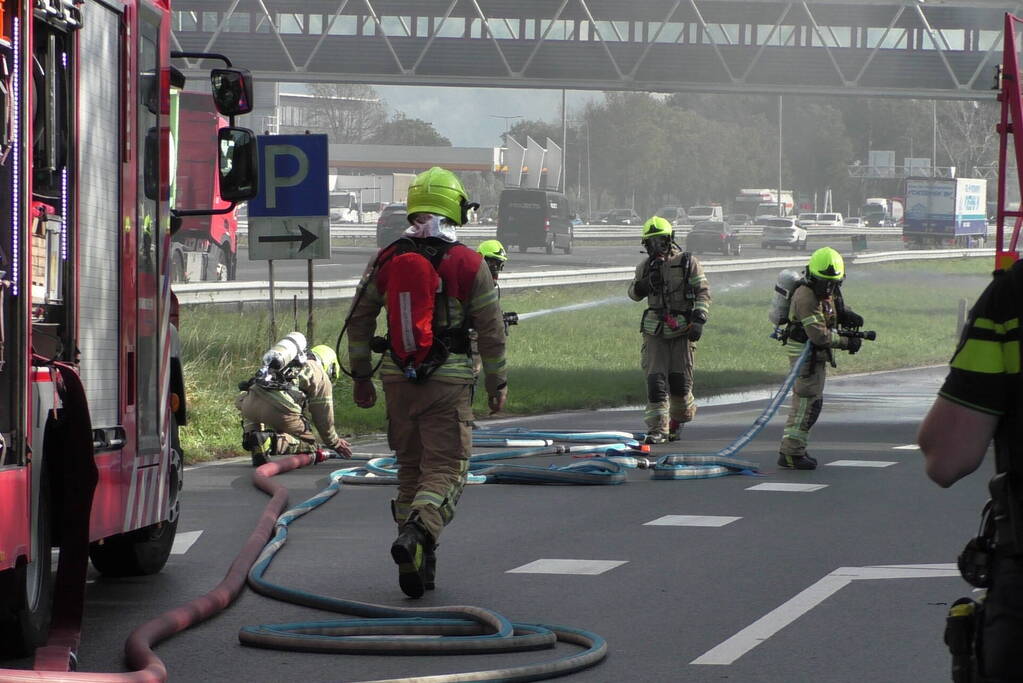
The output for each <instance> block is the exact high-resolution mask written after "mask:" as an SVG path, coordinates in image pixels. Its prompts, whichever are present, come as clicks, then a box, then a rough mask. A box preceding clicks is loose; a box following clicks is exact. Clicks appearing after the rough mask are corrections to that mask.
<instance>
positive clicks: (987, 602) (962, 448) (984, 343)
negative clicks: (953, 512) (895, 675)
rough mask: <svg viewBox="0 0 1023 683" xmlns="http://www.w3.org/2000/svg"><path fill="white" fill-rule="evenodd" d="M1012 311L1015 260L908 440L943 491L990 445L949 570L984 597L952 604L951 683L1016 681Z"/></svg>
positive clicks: (1021, 408) (1022, 448)
mask: <svg viewBox="0 0 1023 683" xmlns="http://www.w3.org/2000/svg"><path fill="white" fill-rule="evenodd" d="M1021 312H1023V261H1017V262H1016V264H1015V265H1013V266H1012V268H1011V269H1009V270H999V271H996V272H995V279H994V281H993V282H992V283H991V284H990V285H988V287H987V289H986V290H984V293H983V294H981V296H980V298H979V299H978V300H977V303H976V305H975V306H974V307H973V310H972V311H971V312H970V317H969V322H968V323H967V325H966V327H964V328H963V336H962V338H961V339H960V341H959V346H958V347H957V348H956V350H955V355H953V356H952V361H951V363H950V367H949V371H948V376H947V377H946V378H945V383H944V384H943V385H942V387H941V390H940V391H939V392H938V397H937V398H936V399H935V401H934V405H933V406H931V409H930V411H929V412H928V413H927V417H925V418H924V421H923V423H922V424H921V425H920V433H919V434H918V435H917V441H918V442H919V444H920V450H921V451H922V452H923V455H924V459H925V462H926V468H927V476H929V477H930V478H931V479H932V480H933V481H934V482H935V483H936V484H938V485H939V486H942V487H949V486H951V485H952V484H954V483H955V482H957V481H959V480H960V479H962V478H963V477H965V476H966V475H968V474H970V473H971V472H973V471H975V470H976V469H977V468H978V467H979V466H980V464H981V462H982V461H983V460H984V456H985V454H986V453H987V450H988V445H989V444H990V443H991V440H992V439H994V442H995V443H994V445H995V463H994V465H995V475H994V477H993V478H992V479H991V482H990V483H989V484H988V490H989V491H990V492H991V500H990V501H988V506H989V507H985V508H984V513H983V518H984V523H982V524H981V533H980V535H979V536H978V537H977V538H974V539H973V540H971V541H970V542H969V544H967V546H966V548H965V549H964V550H963V552H962V554H961V555H960V557H959V562H958V565H959V570H960V572H961V573H962V575H963V578H964V579H966V581H967V582H969V583H970V584H971V585H973V586H976V587H977V588H987V596H986V597H985V598H984V599H983V601H982V602H981V603H978V602H976V601H974V600H973V599H971V598H960V599H959V600H956V601H955V603H953V605H952V607H951V609H950V610H949V617H948V621H947V624H946V631H945V643H946V644H947V645H948V646H949V649H950V650H951V651H952V680H954V681H958V682H961V683H967V682H969V683H985V682H988V683H998V682H1006V681H1023V656H1021V654H1020V643H1021V642H1023V483H1021V482H1023V478H1021V475H1023V393H1021V391H1020V390H1021V384H1020V320H1021V317H1023V316H1021V315H1020V314H1021Z"/></svg>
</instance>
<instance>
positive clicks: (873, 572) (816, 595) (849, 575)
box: [690, 564, 959, 665]
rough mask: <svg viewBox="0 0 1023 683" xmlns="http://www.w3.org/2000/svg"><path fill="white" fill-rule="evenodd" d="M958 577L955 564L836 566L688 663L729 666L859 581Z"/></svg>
mask: <svg viewBox="0 0 1023 683" xmlns="http://www.w3.org/2000/svg"><path fill="white" fill-rule="evenodd" d="M951 576H959V570H958V569H956V566H955V565H954V564H892V565H879V566H873V567H839V568H838V569H836V570H835V571H833V572H831V573H830V574H828V575H827V576H825V577H824V578H822V579H820V580H819V581H817V582H816V583H814V584H813V585H811V586H810V587H809V588H806V589H805V590H803V591H802V592H800V593H798V594H797V595H796V596H795V597H793V598H791V599H790V600H788V601H787V602H784V603H782V604H781V605H779V606H778V607H776V608H774V609H773V610H771V611H770V612H768V613H767V614H765V615H764V616H762V617H760V618H759V619H757V620H756V621H754V622H753V623H752V624H750V625H749V626H747V627H746V628H744V629H742V630H741V631H739V632H738V633H736V634H735V635H734V636H732V637H731V638H729V639H728V640H726V641H724V642H723V643H721V644H720V645H717V646H716V647H713V648H711V649H710V650H708V651H707V652H705V653H703V654H702V655H700V656H699V657H697V658H696V659H694V660H693V661H692V662H690V664H717V665H727V664H732V663H733V662H735V660H737V659H739V657H742V656H743V655H744V654H746V653H747V652H749V651H750V650H752V649H753V648H755V647H756V646H757V645H759V644H760V643H762V642H764V641H765V640H767V639H768V638H770V637H771V636H773V635H774V634H775V633H777V632H778V631H780V630H782V629H783V628H785V627H786V626H788V625H789V624H791V623H792V622H793V621H795V620H796V619H798V618H799V617H801V616H802V615H804V614H806V613H807V612H809V611H810V610H811V609H813V608H814V607H816V606H817V605H819V604H820V603H822V602H823V601H824V600H826V599H827V598H828V597H830V596H831V595H833V594H835V593H837V592H838V591H839V590H841V589H842V588H843V587H845V586H847V585H849V584H850V583H852V582H853V581H856V580H860V579H921V578H928V579H929V578H934V577H951Z"/></svg>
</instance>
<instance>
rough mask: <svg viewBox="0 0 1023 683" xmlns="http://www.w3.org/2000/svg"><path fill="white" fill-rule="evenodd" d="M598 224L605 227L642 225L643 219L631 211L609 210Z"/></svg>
mask: <svg viewBox="0 0 1023 683" xmlns="http://www.w3.org/2000/svg"><path fill="white" fill-rule="evenodd" d="M599 222H601V223H605V224H607V225H642V223H643V219H642V218H640V217H639V214H638V213H636V212H635V211H633V210H632V209H611V210H610V211H608V212H607V213H606V214H604V215H603V216H602V217H601V219H600V221H599Z"/></svg>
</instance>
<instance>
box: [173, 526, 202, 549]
mask: <svg viewBox="0 0 1023 683" xmlns="http://www.w3.org/2000/svg"><path fill="white" fill-rule="evenodd" d="M200 536H202V530H199V531H179V532H178V533H177V534H175V535H174V545H172V546H171V555H184V554H185V553H187V552H188V550H189V548H191V547H192V544H193V543H195V542H196V541H198V540H199V537H200Z"/></svg>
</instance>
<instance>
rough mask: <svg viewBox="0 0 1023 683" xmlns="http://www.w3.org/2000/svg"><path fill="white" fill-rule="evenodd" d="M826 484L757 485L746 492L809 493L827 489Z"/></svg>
mask: <svg viewBox="0 0 1023 683" xmlns="http://www.w3.org/2000/svg"><path fill="white" fill-rule="evenodd" d="M827 487H828V485H827V484H757V485H756V486H750V487H749V488H747V489H746V490H747V491H788V492H792V493H809V492H810V491H820V490H821V489H824V488H827Z"/></svg>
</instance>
